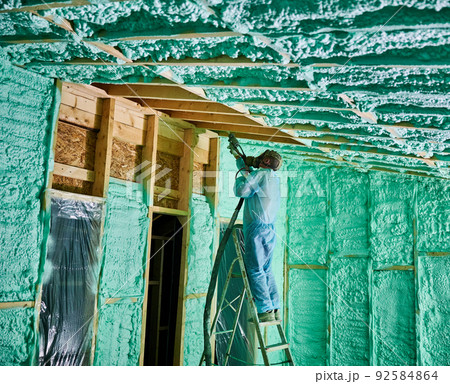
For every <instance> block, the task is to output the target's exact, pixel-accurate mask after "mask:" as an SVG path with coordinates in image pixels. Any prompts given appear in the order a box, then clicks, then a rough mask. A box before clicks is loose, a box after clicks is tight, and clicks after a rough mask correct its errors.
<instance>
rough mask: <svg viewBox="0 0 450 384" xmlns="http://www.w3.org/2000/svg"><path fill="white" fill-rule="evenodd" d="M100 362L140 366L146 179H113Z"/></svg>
mask: <svg viewBox="0 0 450 384" xmlns="http://www.w3.org/2000/svg"><path fill="white" fill-rule="evenodd" d="M106 207H107V211H106V219H105V228H104V236H103V265H102V270H101V280H100V292H99V300H98V307H99V320H98V332H97V342H96V352H95V360H94V364H95V365H138V364H139V352H140V346H141V328H142V304H143V299H144V279H143V277H144V271H145V260H146V251H147V247H146V242H147V233H148V225H149V219H148V216H147V215H148V207H147V204H146V199H145V195H144V193H143V188H142V184H137V183H132V182H123V181H121V180H118V179H113V178H111V179H110V183H109V190H108V197H107V202H106Z"/></svg>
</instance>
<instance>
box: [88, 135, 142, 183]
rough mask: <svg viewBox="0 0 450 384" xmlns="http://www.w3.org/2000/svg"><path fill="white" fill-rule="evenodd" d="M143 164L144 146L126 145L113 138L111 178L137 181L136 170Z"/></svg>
mask: <svg viewBox="0 0 450 384" xmlns="http://www.w3.org/2000/svg"><path fill="white" fill-rule="evenodd" d="M94 153H95V150H94ZM141 163H142V146H139V145H134V144H130V143H125V142H123V141H120V140H116V139H114V138H113V141H112V152H111V177H115V178H117V179H121V180H128V181H135V180H136V172H135V169H136V167H138V166H139V164H141Z"/></svg>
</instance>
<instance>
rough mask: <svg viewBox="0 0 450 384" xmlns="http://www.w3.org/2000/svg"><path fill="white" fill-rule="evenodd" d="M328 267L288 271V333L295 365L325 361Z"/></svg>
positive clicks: (322, 362) (323, 363)
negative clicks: (325, 268) (324, 268)
mask: <svg viewBox="0 0 450 384" xmlns="http://www.w3.org/2000/svg"><path fill="white" fill-rule="evenodd" d="M326 281H327V271H326V270H323V269H315V270H309V269H291V270H290V271H289V292H288V302H287V308H288V327H287V337H288V339H289V343H290V349H291V353H292V357H293V359H294V362H295V364H296V365H326V361H327V326H328V324H327V286H326V284H325V283H326Z"/></svg>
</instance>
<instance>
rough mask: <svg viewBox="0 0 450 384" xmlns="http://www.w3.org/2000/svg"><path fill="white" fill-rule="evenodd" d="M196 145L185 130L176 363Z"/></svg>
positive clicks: (181, 331) (192, 135) (182, 322)
mask: <svg viewBox="0 0 450 384" xmlns="http://www.w3.org/2000/svg"><path fill="white" fill-rule="evenodd" d="M195 145H196V143H195V132H194V129H186V130H185V132H184V148H183V156H182V157H181V160H180V176H179V190H180V191H181V195H180V199H179V200H178V209H179V210H183V211H186V212H188V216H187V217H183V218H181V219H180V222H181V224H182V226H183V240H182V247H181V262H180V282H179V291H178V306H177V322H176V329H175V351H174V362H173V363H174V365H183V353H184V338H185V335H184V332H185V320H186V305H185V301H186V298H185V291H186V284H187V274H188V249H189V239H190V220H191V210H190V205H189V203H190V200H191V195H192V172H193V165H194V164H193V163H194V153H193V151H192V149H193V148H194V147H195Z"/></svg>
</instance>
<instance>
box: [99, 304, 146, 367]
mask: <svg viewBox="0 0 450 384" xmlns="http://www.w3.org/2000/svg"><path fill="white" fill-rule="evenodd" d="M142 303H143V300H142V298H141V299H139V300H138V301H137V302H135V303H133V302H131V301H130V300H129V299H124V300H122V301H119V302H117V303H114V304H104V303H103V304H102V305H101V307H100V309H99V323H98V335H97V345H96V350H95V361H94V365H105V366H123V365H139V354H140V345H141V327H142Z"/></svg>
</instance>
